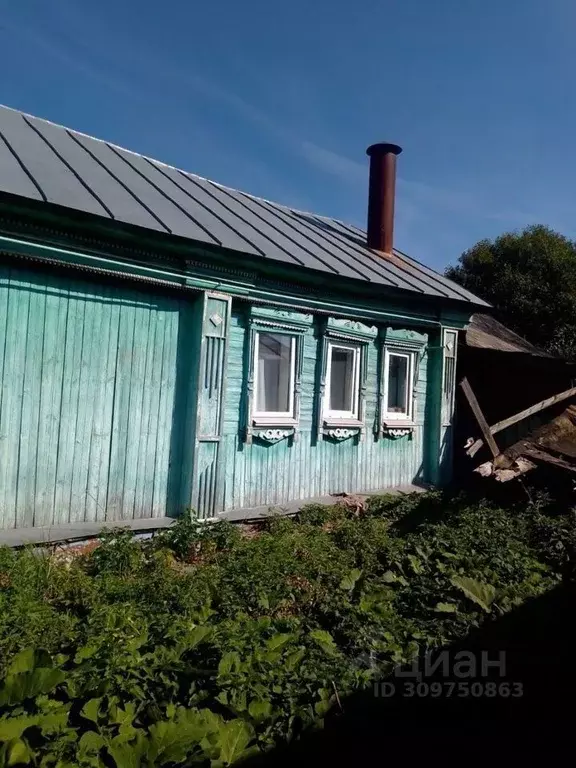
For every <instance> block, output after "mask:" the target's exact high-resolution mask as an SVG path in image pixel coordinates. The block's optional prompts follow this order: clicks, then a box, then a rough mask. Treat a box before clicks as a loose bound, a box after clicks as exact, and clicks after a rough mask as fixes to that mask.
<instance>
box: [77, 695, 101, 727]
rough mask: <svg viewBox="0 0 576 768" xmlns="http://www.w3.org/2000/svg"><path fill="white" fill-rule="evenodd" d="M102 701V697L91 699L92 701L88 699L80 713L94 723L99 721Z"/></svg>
mask: <svg viewBox="0 0 576 768" xmlns="http://www.w3.org/2000/svg"><path fill="white" fill-rule="evenodd" d="M101 703H102V697H100V698H99V699H90V701H87V702H86V704H84V706H83V707H82V709H81V711H80V714H81V715H82V717H85V718H86V720H91V721H92V722H93V723H97V722H98V711H99V709H100V704H101Z"/></svg>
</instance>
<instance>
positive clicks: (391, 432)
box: [382, 427, 414, 440]
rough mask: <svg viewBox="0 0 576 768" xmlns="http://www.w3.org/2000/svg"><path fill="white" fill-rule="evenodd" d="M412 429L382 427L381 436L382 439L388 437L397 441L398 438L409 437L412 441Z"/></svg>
mask: <svg viewBox="0 0 576 768" xmlns="http://www.w3.org/2000/svg"><path fill="white" fill-rule="evenodd" d="M413 431H414V430H413V427H384V429H383V430H382V434H383V435H384V437H389V438H390V439H392V440H398V438H400V437H406V435H409V436H410V439H412V432H413Z"/></svg>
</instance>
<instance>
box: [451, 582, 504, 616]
mask: <svg viewBox="0 0 576 768" xmlns="http://www.w3.org/2000/svg"><path fill="white" fill-rule="evenodd" d="M451 582H452V584H453V585H454V586H455V587H458V589H461V590H462V592H464V594H465V595H466V597H467V598H469V599H470V600H472V601H473V602H474V603H476V605H479V606H480V608H482V610H484V611H486V613H490V606H491V605H492V603H493V602H494V598H495V597H496V588H495V587H493V586H492V585H491V584H483V583H482V582H481V581H476V579H470V578H468V577H467V576H453V577H452V579H451Z"/></svg>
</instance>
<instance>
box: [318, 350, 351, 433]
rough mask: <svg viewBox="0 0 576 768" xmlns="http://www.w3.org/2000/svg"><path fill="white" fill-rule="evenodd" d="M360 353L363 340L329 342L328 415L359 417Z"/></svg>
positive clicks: (325, 404)
mask: <svg viewBox="0 0 576 768" xmlns="http://www.w3.org/2000/svg"><path fill="white" fill-rule="evenodd" d="M360 355H361V346H360V345H359V344H347V343H344V342H336V341H330V342H328V350H327V360H326V389H325V393H324V402H323V404H322V415H323V417H324V418H325V419H329V420H335V419H336V420H337V419H358V410H359V408H358V404H359V388H360Z"/></svg>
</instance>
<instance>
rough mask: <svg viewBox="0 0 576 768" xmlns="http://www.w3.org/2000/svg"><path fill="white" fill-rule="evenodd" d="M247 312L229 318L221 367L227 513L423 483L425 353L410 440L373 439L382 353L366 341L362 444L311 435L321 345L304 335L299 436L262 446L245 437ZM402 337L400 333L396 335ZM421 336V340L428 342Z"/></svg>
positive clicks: (353, 440)
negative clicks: (224, 363)
mask: <svg viewBox="0 0 576 768" xmlns="http://www.w3.org/2000/svg"><path fill="white" fill-rule="evenodd" d="M246 333H247V330H246V327H245V319H244V314H243V313H242V312H241V311H234V312H233V315H232V318H231V327H230V338H229V349H228V360H227V368H226V394H225V413H224V422H223V464H224V509H225V510H227V511H228V510H233V509H241V508H243V507H254V506H259V505H280V506H281V505H282V504H283V503H286V502H288V501H290V500H295V499H305V498H310V497H314V496H323V495H326V494H329V493H337V492H341V491H347V492H354V491H371V490H378V489H382V488H386V487H391V486H398V485H406V484H409V483H413V482H418V481H422V480H423V479H424V473H425V470H424V464H425V453H426V447H425V442H424V422H425V418H426V409H427V397H426V389H427V356H426V355H425V356H424V358H423V360H422V362H421V367H420V376H419V380H418V385H417V388H416V396H417V400H416V412H415V413H416V418H415V421H416V428H415V429H414V432H413V435H412V438H411V439H410V437H408V436H405V437H402V438H399V439H396V440H393V439H390V438H387V437H381V438H380V439H379V440H375V437H374V434H373V426H374V422H375V416H376V409H377V402H378V365H379V355H378V346H377V343H376V342H373V343H370V344H369V353H368V379H367V380H368V387H367V392H366V424H367V429H366V436H365V438H364V440H363V441H362V442H356V438H350V439H348V440H344V441H342V442H332V441H331V440H326V439H325V440H318V441H316V438H315V431H316V422H315V411H314V408H315V406H316V403H315V397H316V391H317V383H316V361H317V358H318V355H319V354H320V351H319V341H318V340H317V339H316V338H315V335H314V329H310V330H309V331H307V332H306V334H305V336H304V365H303V371H302V400H301V412H300V426H299V433H298V439H297V440H296V441H295V442H292V441H291V439H285V440H281V441H280V442H278V443H276V444H273V445H267V444H263V443H261V442H259V441H258V440H256V439H255V440H254V441H253V443H252V444H246V443H245V442H244V441H243V439H242V436H241V435H242V426H243V424H244V408H245V396H244V392H243V388H242V383H243V381H244V379H245V371H244V344H245V337H246ZM398 335H399V336H402V335H403V334H402V332H400V333H399V334H398ZM426 339H427V337H426V336H424V335H423V336H422V340H423V341H424V342H425V341H426ZM437 395H438V397H440V391H439V390H438V393H437Z"/></svg>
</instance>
